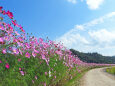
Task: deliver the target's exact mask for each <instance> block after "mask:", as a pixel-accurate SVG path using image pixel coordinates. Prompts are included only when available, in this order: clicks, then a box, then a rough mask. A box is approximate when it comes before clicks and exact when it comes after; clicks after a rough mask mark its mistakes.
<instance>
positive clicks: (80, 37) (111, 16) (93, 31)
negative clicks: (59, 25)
mask: <svg viewBox="0 0 115 86" xmlns="http://www.w3.org/2000/svg"><path fill="white" fill-rule="evenodd" d="M114 22H115V12H111V13H108V14H106V15H104V16H102V17H100V18H97V19H94V20H92V21H90V22H87V23H84V24H80V25H75V26H74V28H73V29H71V30H70V31H68V32H67V33H65V34H64V35H62V36H60V37H58V38H57V39H56V41H61V42H62V43H63V44H64V45H65V46H66V47H68V48H74V49H76V50H79V51H82V52H99V53H101V54H104V55H113V52H115V48H114V49H113V47H115V24H114ZM107 49H108V50H112V51H107ZM104 50H105V51H104ZM105 52H106V53H105ZM114 55H115V54H114Z"/></svg>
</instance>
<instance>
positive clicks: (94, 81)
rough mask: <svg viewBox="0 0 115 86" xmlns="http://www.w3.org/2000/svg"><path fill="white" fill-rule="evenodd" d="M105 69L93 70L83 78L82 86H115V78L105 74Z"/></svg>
mask: <svg viewBox="0 0 115 86" xmlns="http://www.w3.org/2000/svg"><path fill="white" fill-rule="evenodd" d="M104 69H105V68H97V69H92V70H90V71H89V72H87V73H86V74H85V76H84V77H83V79H82V80H83V81H84V82H83V81H82V82H83V83H82V86H115V76H112V75H110V74H108V73H106V72H104Z"/></svg>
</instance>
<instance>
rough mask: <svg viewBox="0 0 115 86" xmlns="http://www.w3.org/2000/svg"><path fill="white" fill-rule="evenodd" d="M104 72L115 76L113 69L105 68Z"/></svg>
mask: <svg viewBox="0 0 115 86" xmlns="http://www.w3.org/2000/svg"><path fill="white" fill-rule="evenodd" d="M106 72H108V73H110V74H113V75H115V67H111V68H107V69H106Z"/></svg>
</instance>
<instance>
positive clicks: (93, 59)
mask: <svg viewBox="0 0 115 86" xmlns="http://www.w3.org/2000/svg"><path fill="white" fill-rule="evenodd" d="M70 50H71V51H72V53H73V54H74V55H77V56H78V58H80V59H81V60H82V61H84V62H87V63H106V64H115V57H114V56H113V57H110V56H102V55H101V54H98V53H83V52H79V51H77V50H74V49H70Z"/></svg>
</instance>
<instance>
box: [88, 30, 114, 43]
mask: <svg viewBox="0 0 115 86" xmlns="http://www.w3.org/2000/svg"><path fill="white" fill-rule="evenodd" d="M88 33H89V35H90V36H91V37H92V38H93V39H94V40H96V41H97V42H99V43H112V42H114V41H115V32H114V31H112V32H110V31H107V30H106V29H101V30H98V31H94V30H93V31H89V32H88Z"/></svg>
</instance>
